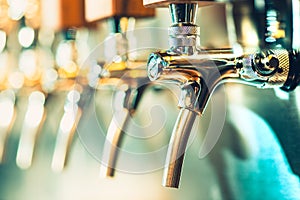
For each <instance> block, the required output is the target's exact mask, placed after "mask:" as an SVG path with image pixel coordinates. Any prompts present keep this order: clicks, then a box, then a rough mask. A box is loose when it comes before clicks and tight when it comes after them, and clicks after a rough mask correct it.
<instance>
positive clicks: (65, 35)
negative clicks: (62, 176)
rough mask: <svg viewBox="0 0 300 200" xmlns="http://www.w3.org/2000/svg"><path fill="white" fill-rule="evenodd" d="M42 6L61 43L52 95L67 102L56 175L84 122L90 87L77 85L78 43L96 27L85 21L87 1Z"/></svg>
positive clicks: (56, 150) (54, 160)
mask: <svg viewBox="0 0 300 200" xmlns="http://www.w3.org/2000/svg"><path fill="white" fill-rule="evenodd" d="M41 2H42V3H41V4H42V10H43V13H42V21H43V25H44V26H45V27H46V28H48V29H51V30H54V31H55V32H56V36H57V38H59V40H60V41H59V43H58V45H57V48H56V50H55V51H56V53H55V66H56V73H57V80H56V81H55V84H54V86H53V88H54V89H53V92H52V93H53V94H55V95H58V96H60V95H63V96H64V98H65V100H64V106H63V114H62V116H61V118H60V120H59V126H58V129H57V132H56V141H55V146H54V151H53V155H52V162H51V168H52V170H53V171H55V172H61V171H62V170H64V168H65V166H66V164H67V161H68V156H69V153H70V150H71V146H72V142H73V139H74V134H75V132H76V125H77V123H78V122H79V121H80V118H81V113H82V105H83V104H84V103H83V101H85V99H86V98H85V96H86V95H85V94H83V90H87V91H88V89H87V88H84V87H85V86H87V85H84V84H77V83H78V82H77V81H78V80H77V76H78V75H79V72H80V66H79V62H81V60H80V55H81V53H82V52H80V50H81V49H79V47H78V42H77V39H78V38H79V37H80V36H78V35H79V34H78V32H80V31H81V30H83V29H84V27H93V26H92V25H91V23H87V22H86V20H85V19H84V1H69V0H58V1H52V0H42V1H41ZM65 8H68V9H65ZM80 75H82V74H80ZM83 76H84V75H82V77H83ZM87 87H88V86H87Z"/></svg>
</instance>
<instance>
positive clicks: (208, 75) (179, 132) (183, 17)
mask: <svg viewBox="0 0 300 200" xmlns="http://www.w3.org/2000/svg"><path fill="white" fill-rule="evenodd" d="M163 4H164V3H163ZM200 5H201V4H200ZM197 7H198V4H197V2H185V1H184V2H173V1H172V2H171V3H170V5H169V9H170V13H171V16H172V21H173V24H172V25H171V26H170V28H169V43H170V48H169V49H168V50H166V51H158V52H154V53H152V54H150V56H149V59H148V63H147V69H148V76H149V78H150V80H152V81H158V82H162V83H174V84H177V85H178V86H179V87H180V88H181V94H180V98H179V103H178V106H179V107H180V109H181V111H180V113H179V116H178V118H177V121H176V124H175V127H174V129H173V133H172V136H171V140H170V143H169V149H168V153H167V158H166V167H165V171H164V180H163V185H164V186H167V187H179V182H180V176H181V169H182V164H183V160H184V152H185V150H186V149H185V148H186V146H187V141H188V137H189V132H190V131H191V129H192V126H193V123H194V121H195V116H196V115H201V114H202V113H203V112H204V110H205V107H206V105H207V102H208V101H209V98H210V96H211V94H212V93H213V91H214V90H215V89H216V88H217V87H218V86H219V85H220V84H223V83H226V82H236V83H240V84H246V85H251V86H255V87H258V88H274V87H281V88H283V89H286V90H292V89H293V88H295V87H296V86H297V85H299V80H298V79H299V67H298V66H297V65H298V62H297V60H298V59H299V56H298V53H297V51H292V50H291V51H288V50H287V49H284V48H283V47H282V46H276V45H275V46H274V45H267V46H266V47H268V48H265V49H258V48H257V50H255V51H253V52H249V51H247V52H237V51H236V50H235V49H201V47H200V42H199V41H200V30H199V27H197V26H196V25H195V23H194V22H195V13H196V10H197ZM296 77H297V78H296Z"/></svg>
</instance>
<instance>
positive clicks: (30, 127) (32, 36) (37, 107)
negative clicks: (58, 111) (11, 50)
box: [16, 17, 47, 169]
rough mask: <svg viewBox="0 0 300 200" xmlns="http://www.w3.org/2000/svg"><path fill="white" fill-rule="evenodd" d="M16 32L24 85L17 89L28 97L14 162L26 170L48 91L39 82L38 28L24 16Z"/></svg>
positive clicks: (44, 115)
mask: <svg viewBox="0 0 300 200" xmlns="http://www.w3.org/2000/svg"><path fill="white" fill-rule="evenodd" d="M20 23H21V28H20V30H19V33H18V38H19V43H20V45H21V46H22V48H23V49H22V51H21V54H20V59H19V71H20V72H21V73H22V75H23V77H24V83H23V87H22V88H20V89H19V90H18V94H19V95H20V96H27V97H28V98H27V110H26V114H25V118H24V123H23V125H22V129H21V133H20V140H19V145H18V150H17V156H16V162H17V165H18V166H19V167H20V168H22V169H26V168H29V167H30V166H31V164H32V159H33V154H34V149H35V143H36V139H37V136H38V133H39V132H40V129H41V127H42V124H43V122H44V119H45V117H46V112H45V108H44V106H45V100H46V96H47V93H46V92H44V91H43V89H42V86H41V84H40V80H41V77H42V73H43V69H42V66H41V65H40V63H39V62H40V61H39V59H40V58H39V55H40V51H39V49H38V48H37V43H38V40H37V38H38V29H37V28H38V27H34V26H33V27H31V26H28V25H27V24H30V21H28V20H27V19H26V18H25V17H23V18H22V19H21V20H20Z"/></svg>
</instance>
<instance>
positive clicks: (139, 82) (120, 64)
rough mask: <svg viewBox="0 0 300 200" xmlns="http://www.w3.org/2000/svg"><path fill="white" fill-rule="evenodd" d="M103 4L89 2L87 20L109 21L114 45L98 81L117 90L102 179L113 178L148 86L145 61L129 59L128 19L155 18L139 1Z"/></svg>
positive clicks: (103, 160)
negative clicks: (131, 125)
mask: <svg viewBox="0 0 300 200" xmlns="http://www.w3.org/2000/svg"><path fill="white" fill-rule="evenodd" d="M100 4H101V2H99V1H98V2H96V1H92V0H90V1H87V3H86V5H87V6H86V7H87V9H86V18H87V19H88V20H92V21H95V20H102V19H106V18H109V20H110V21H109V22H111V23H110V25H111V29H112V31H111V33H112V35H113V36H112V37H113V39H114V43H115V44H113V46H112V45H108V46H107V49H104V51H105V53H106V61H105V63H104V65H103V67H102V69H103V70H102V73H101V74H100V75H99V82H98V84H99V87H102V86H112V87H114V88H115V90H116V91H115V95H114V96H113V109H114V113H113V118H112V120H111V122H110V125H109V127H108V130H107V135H106V140H105V142H104V147H103V152H102V159H101V161H102V165H101V169H100V176H108V177H112V176H114V174H115V168H116V165H117V158H118V153H119V148H120V146H121V143H122V140H123V137H124V135H125V132H126V128H127V126H128V124H129V120H130V118H131V117H132V116H134V113H135V111H136V109H137V106H138V104H139V102H140V101H141V98H142V96H143V93H144V91H145V89H146V88H147V87H148V86H149V84H148V83H149V81H148V77H147V71H146V70H145V68H144V66H145V63H146V60H138V61H133V60H131V59H130V58H129V56H128V50H129V48H128V38H127V35H126V34H127V33H126V32H127V28H128V26H130V22H133V21H132V20H131V21H130V20H129V17H135V18H145V17H152V16H154V9H146V8H144V7H143V5H142V1H139V0H138V1H135V0H130V1H118V0H110V1H109V2H106V3H105V5H102V6H100ZM95 5H97V7H98V8H99V9H98V10H97V12H95V10H94V9H92V7H91V6H93V7H95ZM110 38H111V36H110ZM110 41H111V40H110ZM108 48H109V49H108ZM110 52H112V53H110ZM109 53H110V54H109Z"/></svg>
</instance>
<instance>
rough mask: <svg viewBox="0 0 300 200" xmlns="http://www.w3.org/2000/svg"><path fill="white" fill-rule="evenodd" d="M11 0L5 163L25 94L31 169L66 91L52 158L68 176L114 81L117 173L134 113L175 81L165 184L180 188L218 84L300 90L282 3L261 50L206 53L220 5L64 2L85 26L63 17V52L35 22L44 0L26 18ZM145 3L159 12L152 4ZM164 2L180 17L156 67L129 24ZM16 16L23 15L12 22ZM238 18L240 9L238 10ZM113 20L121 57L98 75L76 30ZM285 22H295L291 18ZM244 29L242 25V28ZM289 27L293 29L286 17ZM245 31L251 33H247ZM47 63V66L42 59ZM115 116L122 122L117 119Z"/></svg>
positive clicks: (158, 0) (2, 96)
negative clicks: (139, 51) (87, 114)
mask: <svg viewBox="0 0 300 200" xmlns="http://www.w3.org/2000/svg"><path fill="white" fill-rule="evenodd" d="M12 2H14V1H6V0H1V1H0V6H1V9H2V10H3V11H5V12H1V13H4V16H3V17H2V16H1V18H0V20H1V21H0V30H1V32H0V37H1V38H0V39H1V41H0V42H1V43H0V45H1V46H0V52H1V63H0V64H1V66H0V70H1V73H0V90H1V93H0V113H1V115H0V127H1V128H0V131H1V132H0V160H2V158H3V156H4V152H5V151H4V150H5V143H6V140H7V138H8V137H9V132H10V129H11V127H12V126H13V124H14V119H15V117H16V115H17V113H16V109H15V105H16V104H17V103H18V101H17V100H18V98H19V97H20V96H26V98H27V99H28V100H27V102H28V103H27V110H26V114H25V118H24V122H23V125H22V129H21V133H20V140H19V146H18V151H17V158H16V163H17V165H18V166H19V167H21V168H25V169H26V168H28V167H30V166H31V164H32V158H33V153H34V148H35V143H36V139H37V137H38V134H39V131H40V129H41V127H42V126H43V122H44V120H45V118H46V117H47V113H46V110H45V104H46V103H47V98H48V97H49V96H51V95H52V94H53V93H57V92H62V93H64V94H65V104H64V114H63V116H62V117H61V120H60V124H59V128H58V130H57V139H56V143H55V150H54V153H53V160H52V169H53V170H55V171H61V170H63V168H64V166H65V163H66V159H67V157H68V152H69V150H70V146H71V143H72V139H73V136H74V133H75V131H76V126H77V124H78V123H79V121H80V118H81V116H82V115H83V114H84V109H83V108H84V106H86V105H87V104H89V96H90V95H91V94H92V93H94V92H97V89H98V87H100V86H103V85H105V86H114V89H115V90H116V93H115V94H116V95H115V97H114V101H115V102H114V104H113V105H114V109H115V111H114V112H115V113H114V116H113V119H112V120H111V123H110V125H109V127H108V131H107V135H106V140H105V143H104V146H103V155H102V160H101V161H102V165H101V174H103V175H105V176H113V175H114V172H115V169H116V165H117V158H118V152H119V149H120V148H121V145H122V139H123V137H124V135H125V133H124V130H125V129H126V126H128V123H129V119H130V118H131V117H132V116H133V115H134V113H135V110H136V109H137V107H138V105H139V102H140V101H141V99H142V97H143V93H144V91H145V90H147V89H148V87H151V85H155V84H156V83H159V84H165V83H168V84H169V83H171V84H175V85H177V86H178V87H179V88H180V98H179V102H178V106H179V108H180V112H179V115H178V118H177V121H176V124H175V125H174V129H173V132H172V136H171V139H170V143H169V148H168V152H167V155H166V167H165V171H164V178H163V185H164V186H167V187H175V188H177V187H179V183H180V177H181V171H182V166H183V162H184V155H185V151H186V146H187V142H188V140H189V135H190V132H191V129H192V127H193V124H194V122H195V119H196V117H197V115H202V114H203V112H204V110H205V108H206V105H207V103H208V101H209V99H210V97H211V95H212V93H213V92H214V90H215V89H216V88H217V87H218V86H219V85H221V84H223V83H226V82H235V83H240V84H245V85H251V86H255V87H258V88H263V89H264V88H281V89H283V90H285V91H292V90H294V89H295V88H296V87H297V86H298V85H299V84H300V67H299V64H300V63H299V53H298V51H297V50H295V49H293V47H292V45H289V44H290V43H291V41H290V40H291V38H292V37H291V35H289V32H288V31H287V30H285V27H289V26H285V27H284V26H281V24H280V23H279V21H280V20H278V18H277V17H278V16H279V14H281V17H282V15H284V14H287V13H283V12H282V11H281V10H279V9H277V7H276V5H274V2H275V1H268V0H266V1H265V6H264V9H265V10H264V11H263V12H262V13H263V14H262V15H263V16H262V17H263V19H264V22H265V24H263V25H262V26H261V27H258V28H257V30H259V31H258V33H260V32H261V31H262V32H263V34H262V35H258V36H259V37H262V38H261V40H260V44H259V45H258V46H255V45H253V46H251V47H249V46H245V45H244V44H243V41H242V40H241V41H240V42H241V45H240V46H239V48H228V49H207V48H202V47H201V45H200V29H199V27H198V26H197V25H196V15H197V9H198V6H199V5H200V6H209V5H211V4H214V3H216V2H213V1H201V0H182V1H180V0H144V2H142V1H138V0H137V1H134V0H129V1H122V3H120V2H118V1H109V2H106V3H107V4H106V5H105V6H104V7H103V9H102V10H103V12H100V11H97V12H92V11H91V10H92V9H91V10H89V12H86V11H85V12H86V13H85V12H84V11H83V7H84V6H83V3H82V2H79V1H78V2H79V3H78V2H77V1H76V2H77V3H74V2H68V1H65V2H64V1H61V2H63V4H64V5H71V4H72V6H70V7H69V8H70V9H71V8H73V7H74V10H73V11H70V10H69V12H70V15H72V14H74V13H76V12H77V11H78V10H77V11H76V9H79V10H81V12H77V13H81V14H78V15H79V16H75V17H74V19H76V20H71V21H68V20H65V21H64V20H63V19H61V20H59V21H60V23H59V25H57V27H59V28H60V29H61V30H62V31H61V33H62V34H60V36H61V35H62V38H63V39H62V41H60V42H59V44H58V45H57V48H56V50H55V52H56V53H53V50H52V48H53V46H55V45H53V43H54V33H53V38H51V34H50V35H49V32H47V31H48V30H46V31H44V32H43V30H42V29H41V22H39V21H38V22H36V21H34V20H36V19H37V18H39V17H33V16H38V15H40V14H39V13H38V11H39V10H40V9H39V8H36V7H38V6H40V4H41V2H43V1H38V0H30V1H29V0H28V2H27V7H29V6H28V5H33V6H32V7H33V8H30V9H29V8H28V9H29V10H30V11H31V12H29V11H28V12H25V11H23V12H21V13H23V14H20V13H18V11H19V10H18V9H20V8H19V7H18V8H15V10H14V4H13V3H12ZM45 2H47V1H45ZM111 2H112V5H116V6H115V7H114V6H112V7H113V9H112V8H110V7H109V6H108V5H110V3H111ZM116 2H118V3H119V4H118V3H116ZM142 3H143V4H144V6H146V7H152V8H145V7H144V6H143V5H142ZM227 3H230V2H227ZM235 3H239V1H236V2H235V1H233V5H234V4H235ZM275 3H276V2H275ZM75 4H78V5H77V6H76V5H75ZM94 4H95V5H98V4H101V2H100V1H99V2H98V3H96V1H92V0H91V1H86V6H85V7H86V8H89V7H90V6H91V5H94ZM98 6H101V5H98ZM102 6H103V5H102ZM160 6H168V7H169V10H170V14H171V18H172V25H171V26H170V27H169V44H170V48H169V49H168V50H163V51H154V52H153V53H151V54H150V56H149V58H148V61H147V59H146V60H132V59H131V58H130V57H129V56H128V50H129V49H128V38H127V35H126V32H127V27H128V26H129V25H130V20H128V18H129V17H139V18H140V17H153V16H154V9H153V7H160ZM61 7H64V6H61ZM92 7H93V6H92ZM100 10H101V9H100ZM64 11H65V12H68V10H64ZM64 11H61V12H62V13H64ZM13 13H15V14H16V16H12V14H13ZM24 13H25V14H24ZM64 14H65V15H67V14H66V13H64ZM84 14H86V16H85V17H84ZM233 14H236V15H237V14H241V13H238V11H237V10H235V12H234V13H233ZM260 14H261V13H260ZM288 14H289V13H288ZM1 15H3V14H1ZM61 15H63V14H61ZM82 16H83V17H82ZM52 17H53V16H52ZM292 17H294V18H296V17H295V16H292ZM71 18H72V17H71ZM83 18H84V19H83ZM107 18H110V19H111V22H112V31H111V33H112V34H114V38H115V40H116V41H115V43H114V44H112V45H111V46H110V48H111V49H113V50H115V51H112V52H113V55H108V54H109V53H110V52H109V51H108V52H106V53H107V55H108V56H107V58H106V60H104V61H97V62H98V63H97V66H99V67H100V68H101V69H100V70H98V71H97V70H95V71H93V69H92V67H91V66H90V68H89V69H85V68H84V69H82V68H80V61H79V59H78V56H79V55H80V49H78V47H77V38H78V35H76V32H77V29H76V28H73V26H90V27H93V26H95V25H94V24H93V23H94V22H95V21H100V20H103V19H107ZM284 20H286V19H285V18H284V17H283V21H284ZM50 22H51V20H50ZM239 23H240V22H239V21H236V25H237V27H239ZM285 23H286V24H288V22H287V20H286V21H285ZM262 27H263V28H262ZM13 29H18V31H16V32H17V37H18V43H19V45H18V46H19V49H18V50H17V52H16V50H15V49H11V48H10V43H9V40H11V37H15V36H14V35H11V34H10V33H12V32H13ZM261 29H263V30H261ZM241 30H242V29H240V30H239V31H241ZM289 31H290V30H289ZM41 33H43V34H45V35H46V36H45V37H46V39H45V41H41V40H40V38H39V37H42V36H41V35H42V34H41ZM243 34H244V32H243V33H240V35H243ZM240 39H243V38H240ZM12 40H13V39H12ZM13 42H15V41H13ZM243 45H244V46H243ZM241 49H242V50H241ZM253 49H254V50H253ZM10 54H13V55H14V56H15V55H16V54H18V57H19V59H18V63H10V62H11V60H10V57H9V56H11V55H10ZM53 55H55V56H53ZM43 58H44V59H45V60H42V59H43ZM2 59H3V60H4V61H5V62H3V61H2ZM149 80H151V82H150V81H149ZM115 117H118V120H116V119H115ZM91 131H92V130H91Z"/></svg>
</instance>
